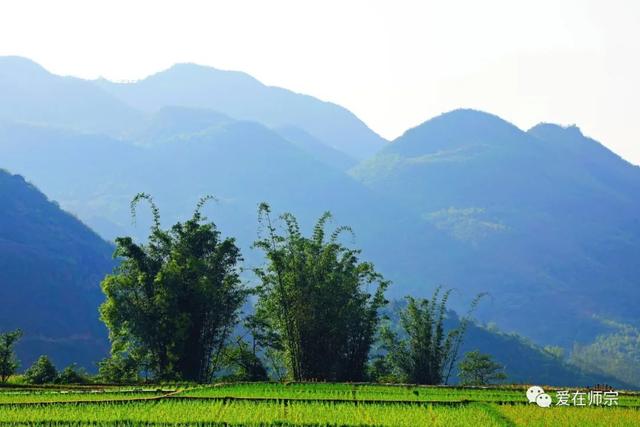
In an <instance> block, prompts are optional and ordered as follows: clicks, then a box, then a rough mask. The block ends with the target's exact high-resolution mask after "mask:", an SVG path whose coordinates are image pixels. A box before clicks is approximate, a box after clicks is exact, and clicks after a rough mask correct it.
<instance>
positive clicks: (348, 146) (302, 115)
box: [96, 64, 386, 159]
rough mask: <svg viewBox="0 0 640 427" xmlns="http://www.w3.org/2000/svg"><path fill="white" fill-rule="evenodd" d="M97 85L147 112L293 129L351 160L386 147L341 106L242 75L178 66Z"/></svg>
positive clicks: (379, 138)
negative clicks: (180, 111)
mask: <svg viewBox="0 0 640 427" xmlns="http://www.w3.org/2000/svg"><path fill="white" fill-rule="evenodd" d="M96 84H97V86H99V87H100V88H102V89H104V91H106V92H108V93H110V94H111V95H113V96H115V97H116V98H118V99H119V100H121V101H123V102H125V103H126V104H128V105H129V106H131V107H133V108H135V109H138V110H141V111H145V112H147V113H153V112H155V111H157V110H159V109H161V108H162V107H165V106H181V107H191V108H205V109H210V110H214V111H218V112H221V113H223V114H226V115H228V116H230V117H233V118H235V119H240V120H249V121H255V122H259V123H262V124H264V125H266V126H269V127H274V128H277V127H289V126H294V127H297V128H299V129H301V130H303V131H304V132H306V133H308V134H309V135H311V136H313V137H314V138H315V139H317V140H318V141H320V142H322V143H324V144H327V145H329V146H330V147H333V148H334V149H336V150H338V151H341V152H344V153H346V154H347V155H349V156H351V157H353V158H355V159H363V158H366V157H368V156H370V155H372V154H373V153H375V152H376V151H377V150H378V149H380V148H382V147H383V146H384V145H385V144H386V141H385V140H384V139H383V138H381V137H380V136H379V135H377V134H376V133H375V132H373V131H372V130H371V129H369V128H368V127H367V126H366V125H365V124H364V123H363V122H362V121H361V120H360V119H358V118H357V117H356V116H355V115H354V114H353V113H351V112H350V111H348V110H347V109H345V108H343V107H341V106H339V105H336V104H333V103H330V102H324V101H320V100H318V99H316V98H313V97H311V96H308V95H302V94H298V93H294V92H291V91H289V90H287V89H282V88H279V87H271V86H265V85H264V84H262V83H260V82H259V81H258V80H256V79H255V78H253V77H251V76H249V75H248V74H245V73H241V72H236V71H223V70H218V69H215V68H211V67H204V66H200V65H195V64H178V65H174V66H173V67H171V68H169V69H168V70H165V71H162V72H160V73H157V74H154V75H152V76H150V77H147V78H146V79H144V80H141V81H138V82H135V83H114V82H110V81H107V80H98V81H97V82H96Z"/></svg>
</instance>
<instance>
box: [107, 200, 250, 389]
mask: <svg viewBox="0 0 640 427" xmlns="http://www.w3.org/2000/svg"><path fill="white" fill-rule="evenodd" d="M208 199H209V197H207V198H203V199H201V200H200V202H199V203H198V205H197V207H196V209H195V211H194V213H193V216H192V218H191V219H189V220H188V221H186V222H184V223H180V222H179V223H177V224H175V225H174V226H173V227H171V229H169V230H162V229H161V228H160V214H159V211H158V209H157V207H156V205H155V204H154V202H153V200H152V198H151V197H150V196H149V195H147V194H144V193H141V194H139V195H137V196H136V197H135V198H134V199H133V201H132V203H131V210H132V215H133V217H134V218H135V209H136V206H137V204H138V202H140V201H141V200H145V201H147V202H148V203H149V204H150V206H151V210H152V213H153V225H152V228H151V234H150V236H149V239H148V243H147V244H144V245H139V244H136V243H134V242H133V240H132V239H131V238H130V237H123V238H118V239H116V251H115V256H117V257H119V258H121V260H122V262H121V264H120V265H119V266H118V267H117V269H116V271H115V272H114V274H112V275H109V276H107V277H106V278H105V279H104V281H103V282H102V289H103V291H104V293H105V295H106V298H107V299H106V301H105V303H104V304H103V305H102V306H101V308H100V313H101V317H102V319H103V321H104V322H105V324H106V325H107V327H108V328H109V332H110V333H109V336H110V339H111V343H112V355H114V356H115V355H117V356H118V357H120V358H121V360H120V361H116V362H117V363H120V362H122V361H124V360H129V362H130V361H138V363H140V369H144V370H148V371H150V372H151V373H152V374H153V375H154V377H155V378H156V379H157V380H178V379H181V380H189V381H200V382H202V381H207V380H209V379H210V378H211V376H212V375H213V372H214V371H215V369H216V366H217V364H218V363H219V358H220V356H221V352H222V350H223V348H224V344H225V341H226V339H227V337H228V336H229V334H230V332H231V330H232V328H233V326H234V324H235V322H236V320H237V313H238V310H239V309H240V307H241V305H242V303H243V302H244V300H245V298H246V295H247V292H246V290H245V289H244V288H243V287H242V285H241V282H240V278H239V271H238V263H239V261H240V260H241V256H240V251H239V249H238V247H237V246H236V244H235V241H234V239H232V238H226V239H222V238H221V236H220V232H219V231H218V230H217V228H216V226H215V224H213V223H206V222H205V221H206V218H204V217H203V216H202V214H201V213H200V210H201V208H202V206H203V204H204V203H205V202H206V201H207V200H208ZM117 363H116V365H117ZM109 367H113V366H109V364H106V365H105V370H108V369H106V368H109Z"/></svg>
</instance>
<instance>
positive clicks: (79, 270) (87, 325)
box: [0, 170, 113, 369]
mask: <svg viewBox="0 0 640 427" xmlns="http://www.w3.org/2000/svg"><path fill="white" fill-rule="evenodd" d="M112 252H113V249H112V247H111V246H110V245H108V244H107V243H106V242H104V241H103V240H101V239H100V238H99V237H98V236H97V235H96V234H95V233H93V232H92V231H91V230H90V229H89V228H87V227H86V226H85V225H84V224H82V223H81V222H80V221H78V220H77V219H76V218H74V217H72V216H71V215H69V214H68V213H65V212H63V211H62V210H60V208H58V206H57V205H56V204H55V203H53V202H50V201H49V200H47V198H46V197H45V196H44V195H43V194H42V193H40V192H39V191H38V190H37V189H36V188H35V187H33V186H32V185H31V184H29V183H27V182H25V180H24V179H23V178H22V177H21V176H18V175H10V174H9V173H7V172H5V171H2V170H0V301H2V309H1V310H0V330H2V331H7V330H13V329H15V328H21V329H22V330H23V332H24V337H23V339H22V340H21V341H20V343H19V346H18V355H19V357H20V359H21V360H22V365H23V367H28V366H29V365H30V364H31V363H32V362H33V361H34V360H35V359H36V358H37V357H38V356H39V355H40V354H49V355H51V356H53V359H54V361H55V362H56V363H57V364H58V366H63V365H66V364H69V363H72V362H78V363H81V364H83V365H84V366H86V367H88V368H90V369H91V368H95V362H97V361H98V360H100V359H101V358H102V357H104V356H105V354H106V352H107V350H108V343H107V340H106V330H105V328H104V327H103V326H102V325H101V324H100V322H99V320H98V313H97V306H98V304H99V302H100V301H101V300H102V294H101V291H100V288H99V285H98V284H99V282H100V280H101V278H102V277H103V276H104V274H106V273H107V272H109V271H111V269H112V267H113V260H112V259H111V254H112Z"/></svg>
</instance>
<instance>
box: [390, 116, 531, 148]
mask: <svg viewBox="0 0 640 427" xmlns="http://www.w3.org/2000/svg"><path fill="white" fill-rule="evenodd" d="M523 136H524V138H525V139H526V138H527V136H526V134H525V133H524V132H523V131H522V130H520V129H518V128H517V127H516V126H514V125H513V124H511V123H509V122H507V121H506V120H504V119H501V118H500V117H498V116H496V115H493V114H490V113H486V112H483V111H479V110H473V109H457V110H453V111H449V112H447V113H443V114H441V115H439V116H437V117H434V118H432V119H430V120H427V121H426V122H424V123H422V124H421V125H419V126H416V127H414V128H412V129H409V130H408V131H407V132H405V133H404V135H402V136H401V137H400V138H398V139H396V140H395V141H394V142H393V143H392V144H391V145H390V146H389V147H388V150H389V151H391V152H395V153H398V154H404V155H409V156H417V155H424V154H428V153H431V152H436V151H443V150H445V151H447V150H455V149H459V148H461V147H463V146H464V147H469V146H471V145H491V146H495V145H503V144H513V143H514V141H519V140H520V139H521V138H522V137H523Z"/></svg>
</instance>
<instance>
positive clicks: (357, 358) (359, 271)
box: [255, 203, 388, 381]
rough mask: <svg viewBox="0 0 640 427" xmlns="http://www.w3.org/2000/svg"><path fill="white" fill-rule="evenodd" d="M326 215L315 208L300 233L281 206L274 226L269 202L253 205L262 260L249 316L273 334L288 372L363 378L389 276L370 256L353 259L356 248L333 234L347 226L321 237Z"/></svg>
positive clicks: (300, 377)
mask: <svg viewBox="0 0 640 427" xmlns="http://www.w3.org/2000/svg"><path fill="white" fill-rule="evenodd" d="M330 218H331V215H330V214H329V213H325V214H324V215H322V216H321V217H320V219H319V220H318V222H317V223H316V225H315V227H314V230H313V234H312V236H311V237H304V236H303V235H302V234H301V232H300V230H299V226H298V223H297V221H296V219H295V217H294V216H293V215H291V214H284V215H282V216H280V219H281V220H282V221H283V222H284V233H283V234H279V233H278V230H277V229H276V227H275V226H274V224H273V223H272V220H271V216H270V208H269V206H268V205H267V204H264V203H263V204H261V205H260V208H259V219H260V225H261V227H262V230H263V232H264V235H262V236H260V238H259V240H258V241H256V242H255V247H257V248H259V249H261V250H262V251H263V252H264V253H265V255H266V259H267V265H266V266H264V267H263V268H257V269H255V273H256V274H257V276H258V277H259V279H260V282H261V284H260V285H259V286H258V288H257V291H258V294H259V296H260V299H259V301H258V303H257V306H256V315H255V316H256V317H257V318H260V319H261V320H262V322H263V323H264V325H266V329H267V330H271V331H272V332H274V333H275V334H276V335H277V337H278V342H279V347H280V348H281V350H282V353H283V355H284V360H285V365H286V367H287V370H288V373H289V376H290V377H292V378H293V379H294V380H309V379H317V380H332V381H361V380H363V379H364V377H365V374H366V363H367V360H368V355H369V350H370V348H371V344H372V342H373V339H374V335H375V331H376V329H377V326H378V323H379V314H378V311H379V309H380V308H381V307H382V306H383V305H384V304H386V300H385V299H384V290H385V289H386V288H387V286H388V282H387V281H385V280H384V279H383V278H382V276H381V275H380V274H378V273H377V272H376V271H375V269H374V267H373V265H372V264H371V263H367V262H360V261H359V259H358V256H359V254H360V251H358V250H354V249H349V248H347V247H345V246H344V245H342V244H341V243H340V242H339V241H338V238H339V236H340V234H341V233H342V232H344V231H350V229H349V228H348V227H339V228H337V229H336V230H335V231H334V232H333V233H332V234H331V235H330V236H329V237H328V238H327V236H326V232H325V227H326V224H327V222H328V221H329V220H330ZM371 287H373V290H372V292H369V290H370V288H371Z"/></svg>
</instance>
